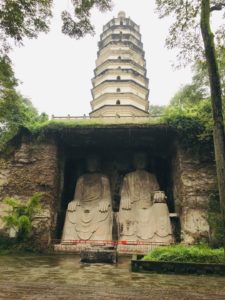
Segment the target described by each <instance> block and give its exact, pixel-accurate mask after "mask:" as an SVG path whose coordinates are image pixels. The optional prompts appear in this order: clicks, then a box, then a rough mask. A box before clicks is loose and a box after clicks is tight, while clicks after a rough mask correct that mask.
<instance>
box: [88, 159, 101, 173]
mask: <svg viewBox="0 0 225 300" xmlns="http://www.w3.org/2000/svg"><path fill="white" fill-rule="evenodd" d="M86 165H87V170H88V172H90V173H94V172H96V171H97V170H98V169H99V165H100V163H99V158H98V156H96V155H90V156H88V157H87V161H86Z"/></svg>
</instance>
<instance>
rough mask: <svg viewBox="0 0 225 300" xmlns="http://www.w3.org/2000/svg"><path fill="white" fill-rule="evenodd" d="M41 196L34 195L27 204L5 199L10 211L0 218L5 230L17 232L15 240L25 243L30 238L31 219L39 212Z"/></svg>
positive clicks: (38, 194)
mask: <svg viewBox="0 0 225 300" xmlns="http://www.w3.org/2000/svg"><path fill="white" fill-rule="evenodd" d="M41 196H42V195H41V194H40V193H36V194H34V195H33V196H32V197H31V199H29V201H28V202H24V201H23V202H22V201H20V200H17V199H14V198H6V199H5V200H4V203H6V204H7V205H8V206H9V207H10V210H9V211H8V215H6V216H3V217H1V218H2V220H3V221H4V223H5V226H6V228H8V229H11V228H12V229H14V230H15V231H16V232H17V240H18V241H25V240H27V239H28V238H29V237H30V234H31V230H32V220H33V217H34V216H35V215H36V214H37V213H38V212H40V210H41V205H40V200H41Z"/></svg>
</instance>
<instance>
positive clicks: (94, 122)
mask: <svg viewBox="0 0 225 300" xmlns="http://www.w3.org/2000/svg"><path fill="white" fill-rule="evenodd" d="M133 124H136V125H157V124H158V125H160V124H162V122H161V120H160V118H149V119H148V118H147V119H146V118H143V119H142V118H134V119H132V118H129V119H126V118H118V119H116V118H112V119H111V118H105V119H104V118H102V119H101V118H99V119H97V118H93V119H73V120H72V119H62V120H50V121H46V122H43V123H35V124H33V125H32V126H30V128H29V129H30V130H31V131H32V132H33V133H38V132H40V131H42V130H46V129H47V130H48V129H53V130H61V129H72V128H79V127H95V126H96V127H101V126H112V125H113V126H114V125H133Z"/></svg>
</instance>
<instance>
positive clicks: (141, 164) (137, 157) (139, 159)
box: [133, 152, 148, 170]
mask: <svg viewBox="0 0 225 300" xmlns="http://www.w3.org/2000/svg"><path fill="white" fill-rule="evenodd" d="M147 163H148V158H147V155H146V153H144V152H136V153H134V157H133V165H134V167H135V169H137V170H144V169H145V168H146V167H147Z"/></svg>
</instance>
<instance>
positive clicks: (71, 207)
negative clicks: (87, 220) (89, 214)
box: [67, 200, 80, 211]
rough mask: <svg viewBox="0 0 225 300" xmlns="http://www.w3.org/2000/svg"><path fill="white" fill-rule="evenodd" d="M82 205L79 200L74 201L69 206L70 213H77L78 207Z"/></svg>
mask: <svg viewBox="0 0 225 300" xmlns="http://www.w3.org/2000/svg"><path fill="white" fill-rule="evenodd" d="M79 205H80V203H79V201H77V200H73V201H71V202H70V203H69V204H68V209H67V210H68V211H75V210H76V209H77V206H79Z"/></svg>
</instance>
